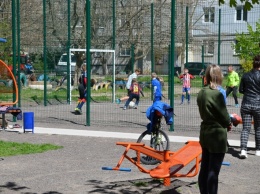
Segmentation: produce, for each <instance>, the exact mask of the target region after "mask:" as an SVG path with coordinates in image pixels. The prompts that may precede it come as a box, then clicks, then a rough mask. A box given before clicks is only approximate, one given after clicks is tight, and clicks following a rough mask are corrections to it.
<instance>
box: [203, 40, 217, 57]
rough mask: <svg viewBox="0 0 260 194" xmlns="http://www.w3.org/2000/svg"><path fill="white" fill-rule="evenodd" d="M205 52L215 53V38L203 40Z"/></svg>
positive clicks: (207, 53)
mask: <svg viewBox="0 0 260 194" xmlns="http://www.w3.org/2000/svg"><path fill="white" fill-rule="evenodd" d="M203 45H204V54H205V55H214V41H213V40H203Z"/></svg>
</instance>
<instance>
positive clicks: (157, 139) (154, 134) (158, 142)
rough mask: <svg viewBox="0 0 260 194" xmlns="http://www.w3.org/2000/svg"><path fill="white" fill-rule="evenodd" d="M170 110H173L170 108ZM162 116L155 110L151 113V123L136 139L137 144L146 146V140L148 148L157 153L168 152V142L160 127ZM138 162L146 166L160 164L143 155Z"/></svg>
mask: <svg viewBox="0 0 260 194" xmlns="http://www.w3.org/2000/svg"><path fill="white" fill-rule="evenodd" d="M171 110H173V109H172V108H171ZM172 114H173V113H172ZM164 116H165V115H163V114H162V113H161V112H160V111H158V110H155V111H154V113H153V118H152V122H151V123H149V124H148V125H147V130H146V131H144V132H143V133H142V134H141V135H140V136H139V138H138V139H137V143H144V144H146V145H147V140H148V141H149V146H150V147H151V148H153V149H155V150H158V151H165V150H169V148H170V140H169V137H168V135H167V134H166V132H165V131H163V128H162V125H161V122H162V118H163V117H164ZM167 124H168V123H167ZM149 136H150V137H149ZM140 161H141V162H142V163H143V164H146V165H154V164H157V163H159V162H160V161H159V160H157V159H155V158H152V157H150V156H146V155H144V154H140Z"/></svg>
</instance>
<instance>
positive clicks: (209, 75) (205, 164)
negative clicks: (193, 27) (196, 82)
mask: <svg viewBox="0 0 260 194" xmlns="http://www.w3.org/2000/svg"><path fill="white" fill-rule="evenodd" d="M205 76H206V80H207V83H209V84H208V86H206V87H204V88H202V89H201V90H200V92H199V94H198V97H197V104H198V106H199V113H200V117H201V119H202V122H201V126H200V144H201V147H202V160H201V168H200V173H199V178H198V182H199V188H200V192H201V193H202V194H204V193H205V194H206V193H207V194H208V193H210V194H214V193H217V191H218V175H219V172H220V168H221V165H222V162H223V159H224V156H225V153H226V152H227V149H228V148H227V128H228V129H231V120H230V116H229V114H228V111H227V108H226V104H225V100H224V97H223V95H222V94H221V93H220V92H219V90H218V87H219V86H221V84H222V79H223V75H222V72H221V69H220V67H219V66H218V65H209V66H208V67H207V69H206V73H205Z"/></svg>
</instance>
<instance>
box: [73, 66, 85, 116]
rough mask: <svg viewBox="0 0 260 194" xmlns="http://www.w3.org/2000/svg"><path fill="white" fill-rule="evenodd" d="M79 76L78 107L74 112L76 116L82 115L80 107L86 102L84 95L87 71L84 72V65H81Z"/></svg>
mask: <svg viewBox="0 0 260 194" xmlns="http://www.w3.org/2000/svg"><path fill="white" fill-rule="evenodd" d="M81 70H82V71H81V76H80V78H79V86H78V90H79V99H78V105H77V107H76V108H75V112H76V113H77V114H82V110H81V109H82V106H83V105H84V104H85V102H86V93H87V89H86V88H87V71H86V64H83V65H82V68H81Z"/></svg>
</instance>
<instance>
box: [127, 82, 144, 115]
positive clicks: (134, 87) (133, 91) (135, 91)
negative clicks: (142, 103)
mask: <svg viewBox="0 0 260 194" xmlns="http://www.w3.org/2000/svg"><path fill="white" fill-rule="evenodd" d="M129 91H130V93H129V98H128V99H127V101H126V103H125V106H124V108H123V109H124V110H126V109H127V108H128V106H129V103H130V102H131V101H132V100H133V99H135V100H136V101H135V106H134V109H137V106H138V104H139V99H140V93H141V94H142V96H143V97H144V93H143V91H142V88H141V87H140V86H139V84H138V82H137V81H136V79H135V78H133V80H132V84H131V86H130V89H129Z"/></svg>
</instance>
